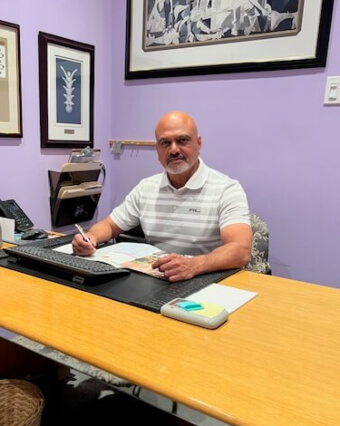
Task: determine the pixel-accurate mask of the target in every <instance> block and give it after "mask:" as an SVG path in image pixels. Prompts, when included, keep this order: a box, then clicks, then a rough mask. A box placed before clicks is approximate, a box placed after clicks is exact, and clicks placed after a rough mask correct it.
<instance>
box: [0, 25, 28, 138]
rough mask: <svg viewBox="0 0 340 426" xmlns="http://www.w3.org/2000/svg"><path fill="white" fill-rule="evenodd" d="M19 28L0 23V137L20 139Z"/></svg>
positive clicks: (21, 134) (21, 132)
mask: <svg viewBox="0 0 340 426" xmlns="http://www.w3.org/2000/svg"><path fill="white" fill-rule="evenodd" d="M20 61H21V60H20V26H19V25H17V24H13V23H10V22H5V21H0V99H1V102H0V137H2V138H21V137H22V136H23V130H22V98H21V63H20Z"/></svg>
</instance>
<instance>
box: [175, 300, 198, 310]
mask: <svg viewBox="0 0 340 426" xmlns="http://www.w3.org/2000/svg"><path fill="white" fill-rule="evenodd" d="M177 306H178V307H180V308H182V309H185V310H186V311H197V310H200V309H204V308H203V306H202V305H201V304H200V303H198V302H194V301H192V300H183V301H181V302H178V303H177Z"/></svg>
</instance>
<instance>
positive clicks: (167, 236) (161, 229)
mask: <svg viewBox="0 0 340 426" xmlns="http://www.w3.org/2000/svg"><path fill="white" fill-rule="evenodd" d="M111 218H112V220H113V221H114V222H115V223H116V224H117V225H118V226H119V228H120V229H122V230H123V231H127V230H129V229H132V228H134V227H135V226H137V225H139V224H140V225H141V226H142V228H143V231H144V233H145V237H146V240H147V242H148V243H149V244H153V245H154V246H156V247H158V248H160V249H161V250H165V251H166V252H168V253H180V254H188V255H199V254H204V253H208V252H210V251H212V250H213V249H215V248H216V247H218V246H220V245H221V244H222V242H221V238H220V229H222V228H223V227H224V226H227V225H232V224H235V223H245V224H249V225H250V220H249V208H248V202H247V197H246V194H245V192H244V190H243V188H242V186H241V185H240V183H239V182H238V181H237V180H234V179H231V178H230V177H228V176H226V175H224V174H223V173H220V172H218V171H216V170H213V169H211V168H209V167H207V166H206V165H205V164H204V162H203V161H202V159H200V164H199V167H198V169H197V171H196V172H195V173H194V175H193V176H192V177H191V178H190V179H189V181H188V182H187V183H186V185H185V186H184V187H183V188H180V189H176V188H174V187H173V186H172V185H171V183H170V181H169V179H168V176H167V173H166V172H165V171H164V172H163V173H160V174H157V175H154V176H151V177H148V178H146V179H142V180H141V181H140V183H139V184H138V185H137V186H136V187H135V188H134V189H133V190H132V191H131V192H130V193H129V194H128V195H127V196H126V198H125V200H124V201H123V203H122V204H120V205H119V206H118V207H116V208H114V209H113V211H112V213H111Z"/></svg>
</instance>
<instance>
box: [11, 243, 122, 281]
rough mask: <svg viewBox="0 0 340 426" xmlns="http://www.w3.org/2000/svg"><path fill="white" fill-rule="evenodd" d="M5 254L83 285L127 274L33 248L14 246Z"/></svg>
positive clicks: (83, 259)
mask: <svg viewBox="0 0 340 426" xmlns="http://www.w3.org/2000/svg"><path fill="white" fill-rule="evenodd" d="M5 252H6V253H7V254H9V255H10V256H13V257H14V258H16V259H17V260H24V261H26V262H31V263H35V264H38V265H39V264H40V265H44V266H48V267H51V268H54V269H57V270H61V271H65V272H68V273H70V274H72V275H73V281H74V282H78V283H83V282H84V280H85V278H100V277H103V276H111V275H114V274H120V275H122V274H129V273H130V271H129V270H128V269H123V268H116V267H114V266H112V265H107V264H106V263H102V262H97V261H92V260H88V259H86V258H83V257H78V256H74V255H71V254H66V253H61V252H58V251H55V250H51V249H45V248H42V247H35V246H15V247H11V248H6V249H5Z"/></svg>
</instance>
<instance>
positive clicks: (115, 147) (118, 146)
mask: <svg viewBox="0 0 340 426" xmlns="http://www.w3.org/2000/svg"><path fill="white" fill-rule="evenodd" d="M124 145H130V146H155V145H156V141H145V140H144V141H143V140H111V141H110V146H111V151H112V152H113V153H114V154H121V152H122V148H123V146H124Z"/></svg>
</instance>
